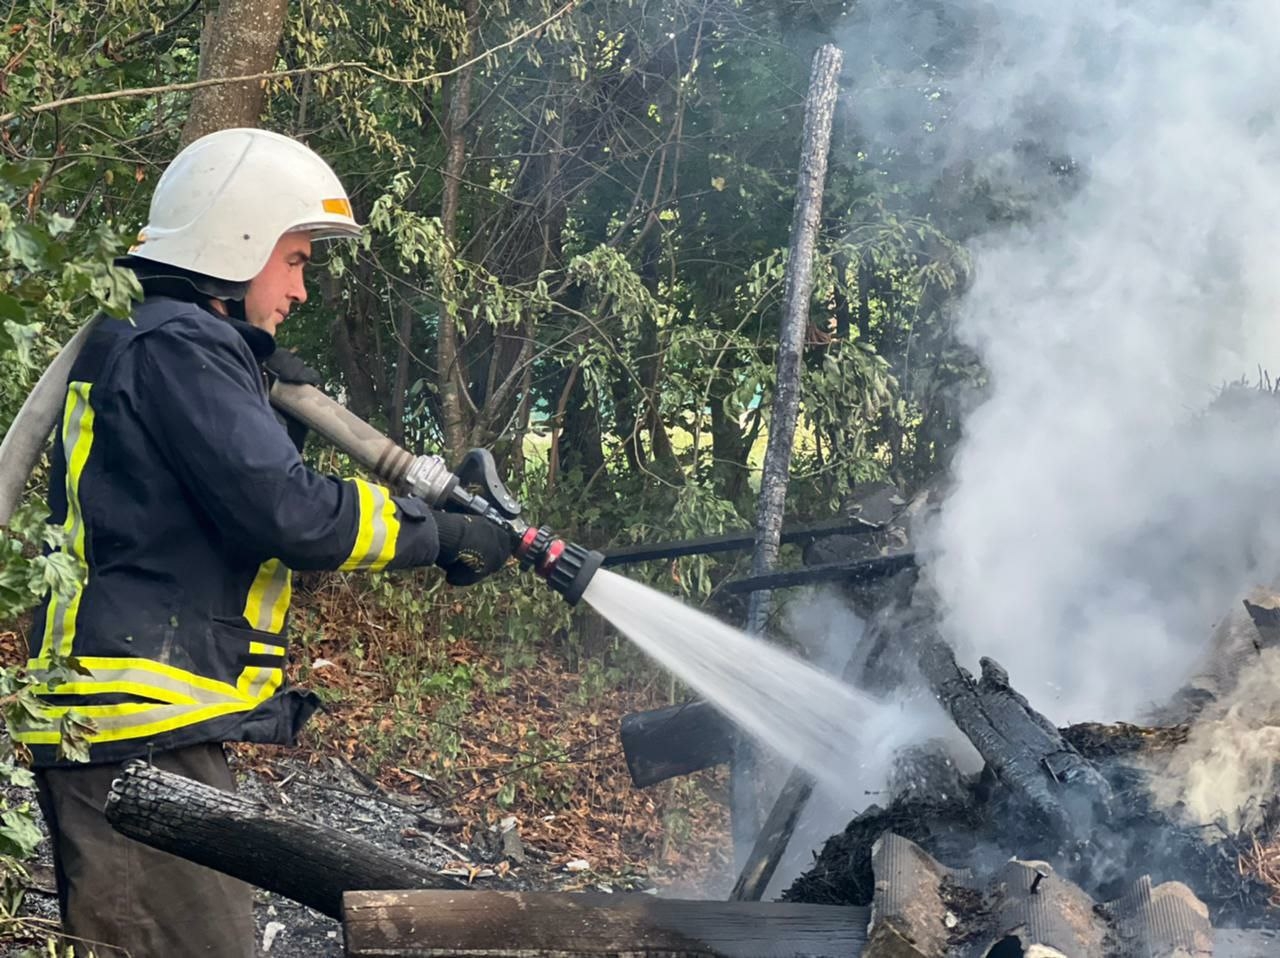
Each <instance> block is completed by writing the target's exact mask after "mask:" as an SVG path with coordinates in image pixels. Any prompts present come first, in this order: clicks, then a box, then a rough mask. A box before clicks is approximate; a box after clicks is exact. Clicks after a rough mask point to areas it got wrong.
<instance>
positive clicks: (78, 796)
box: [36, 743, 257, 958]
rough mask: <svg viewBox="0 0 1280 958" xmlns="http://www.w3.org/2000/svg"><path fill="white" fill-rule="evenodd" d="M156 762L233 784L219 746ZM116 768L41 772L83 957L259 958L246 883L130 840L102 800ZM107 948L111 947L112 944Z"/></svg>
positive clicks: (72, 932) (70, 918) (71, 936)
mask: <svg viewBox="0 0 1280 958" xmlns="http://www.w3.org/2000/svg"><path fill="white" fill-rule="evenodd" d="M152 762H153V764H155V765H156V766H157V767H159V768H162V769H165V770H166V771H169V772H176V773H177V774H179V775H185V776H186V777H187V778H192V779H195V780H196V781H198V782H203V783H204V784H206V785H213V786H215V787H217V788H221V789H225V790H226V791H235V780H234V779H233V777H232V775H231V770H230V769H229V768H228V767H227V759H226V756H225V755H224V754H223V751H222V746H221V745H219V744H216V743H211V744H207V745H195V746H192V747H190V748H184V749H178V750H176V751H172V752H161V753H157V754H156V755H155V756H153V758H152ZM120 769H121V766H120V765H84V766H73V767H59V768H47V769H40V770H38V771H37V772H36V784H37V786H38V787H39V797H40V809H41V811H42V812H43V813H44V818H45V823H46V824H47V825H48V826H49V834H50V836H51V837H52V840H53V862H54V871H55V874H56V877H57V883H58V905H59V909H60V911H61V913H62V930H63V933H64V934H65V935H66V936H67V938H68V941H69V943H74V944H76V945H77V954H88V953H89V950H90V948H92V949H93V951H94V954H95V956H96V958H177V956H185V955H204V956H210V958H254V956H255V955H256V954H257V947H256V934H255V931H254V925H253V891H252V889H251V888H250V886H248V885H246V884H245V883H243V882H240V881H237V880H236V879H234V878H230V877H228V876H226V875H223V874H222V873H220V872H216V871H213V870H212V869H209V868H204V867H203V866H201V865H196V864H193V863H192V862H189V861H186V860H185V859H182V858H178V857H176V856H174V855H170V854H167V853H166V852H162V851H157V850H156V849H154V848H151V847H150V846H147V845H143V844H141V843H140V842H135V841H133V840H132V839H129V838H125V837H124V836H123V835H121V834H119V833H118V832H116V831H115V830H114V829H113V828H112V827H111V825H110V824H109V823H108V822H107V819H106V816H105V815H104V814H103V811H102V810H103V807H104V806H105V804H106V801H107V792H108V791H110V789H111V782H112V780H113V779H114V778H116V777H117V776H118V775H119V774H120ZM107 946H109V947H107Z"/></svg>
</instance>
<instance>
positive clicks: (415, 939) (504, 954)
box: [343, 891, 870, 958]
mask: <svg viewBox="0 0 1280 958" xmlns="http://www.w3.org/2000/svg"><path fill="white" fill-rule="evenodd" d="M869 917H870V916H869V912H868V909H866V908H859V907H856V906H837V905H793V904H783V903H778V902H766V903H761V902H713V901H679V900H676V899H667V898H656V897H653V896H650V895H605V894H578V893H566V892H498V891H470V892H466V893H457V892H445V891H392V892H378V891H362V892H349V893H348V894H347V895H346V896H345V898H344V910H343V926H344V929H345V931H346V940H347V950H346V953H347V955H348V956H351V958H391V956H396V958H405V956H410V955H415V956H428V955H432V956H444V955H467V956H468V958H570V956H572V958H587V956H604V955H608V956H612V958H645V956H654V958H658V956H661V958H796V956H801V955H803V956H809V958H857V956H858V955H860V954H861V953H862V948H863V944H864V942H865V941H866V928H867V923H868V920H869Z"/></svg>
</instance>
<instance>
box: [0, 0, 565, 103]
mask: <svg viewBox="0 0 1280 958" xmlns="http://www.w3.org/2000/svg"><path fill="white" fill-rule="evenodd" d="M576 4H577V0H569V2H568V3H566V4H565V5H564V6H562V7H561V8H560V9H559V10H557V11H556V12H555V13H553V14H551V16H549V17H547V19H545V20H543V21H542V22H541V23H539V24H536V25H535V26H532V27H529V28H528V29H527V30H524V31H522V32H521V33H518V34H517V35H516V36H514V37H512V38H511V39H509V40H506V41H504V42H503V43H499V44H498V45H497V46H496V47H490V48H489V49H487V50H485V51H483V52H481V53H478V54H477V55H476V56H474V57H472V58H471V59H470V60H467V61H465V62H464V63H459V64H458V65H457V66H455V67H452V68H450V69H448V70H441V71H440V72H439V73H428V74H426V75H425V76H420V77H397V76H392V75H391V74H389V73H383V72H382V71H381V70H375V69H374V68H373V67H371V66H369V64H367V63H365V62H364V61H363V60H343V61H341V62H338V63H325V64H321V65H319V66H307V67H298V68H297V69H294V70H279V71H270V72H267V73H250V74H246V75H243V76H234V77H209V78H206V79H204V80H192V81H190V82H187V83H167V84H164V85H163V86H150V87H131V88H129V89H127V90H107V91H105V92H102V93H85V94H82V95H80V96H70V97H63V98H62V99H59V100H50V101H49V102H47V103H37V104H36V105H35V106H31V107H26V108H24V109H22V110H14V111H12V112H10V113H0V123H8V122H9V121H10V120H16V119H17V118H18V117H20V116H33V115H35V114H38V113H48V112H49V111H50V110H57V109H61V108H62V107H64V106H77V105H79V104H81V103H99V102H102V101H103V100H119V99H123V98H124V97H135V96H154V95H156V94H159V93H184V92H186V91H188V90H199V89H201V88H202V87H208V86H219V85H222V84H229V83H249V82H253V81H266V80H278V79H282V78H284V77H291V76H299V75H301V74H316V73H334V72H337V71H340V70H360V71H362V72H364V73H368V74H370V75H371V76H375V77H378V78H379V79H380V80H386V81H387V82H388V83H400V84H407V85H411V86H412V85H418V84H422V83H429V82H431V81H433V80H442V79H444V78H445V77H449V76H452V75H453V74H455V73H457V72H459V71H460V70H464V69H466V68H467V67H469V66H473V65H475V64H476V63H479V62H480V61H481V60H484V59H485V58H487V57H491V56H493V55H494V54H495V53H498V52H499V51H501V50H505V49H507V48H508V47H512V46H515V45H516V44H517V43H519V42H520V41H521V40H523V39H525V38H526V37H529V36H531V35H533V34H535V33H538V32H539V31H541V30H542V29H543V28H544V27H546V26H547V25H548V24H550V23H553V22H554V21H556V20H557V19H559V18H560V17H562V16H564V15H565V14H566V13H568V12H569V11H570V10H572V9H573V8H574V6H575V5H576Z"/></svg>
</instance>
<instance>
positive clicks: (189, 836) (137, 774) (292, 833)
mask: <svg viewBox="0 0 1280 958" xmlns="http://www.w3.org/2000/svg"><path fill="white" fill-rule="evenodd" d="M106 815H107V821H109V822H110V823H111V826H112V827H113V828H114V829H115V830H116V831H118V832H120V833H121V834H123V835H126V836H127V837H129V838H132V839H134V840H135V841H139V842H142V843H143V844H145V845H150V846H151V847H153V848H158V849H160V850H161V851H165V852H169V853H170V854H173V855H177V856H179V857H181V858H185V859H188V860H189V861H193V862H196V863H197V864H199V865H204V866H206V867H208V868H213V869H216V870H217V871H220V872H225V873H226V874H228V875H231V876H232V877H234V878H239V879H240V880H241V881H246V882H249V883H250V884H253V885H257V886H258V887H259V888H265V889H266V890H268V891H273V892H276V893H277V894H280V895H284V896H285V897H286V898H291V899H292V900H294V901H296V902H301V903H302V904H304V905H307V906H309V907H311V908H314V909H315V910H316V911H319V912H322V913H324V914H326V915H328V916H329V917H331V918H339V919H340V918H341V917H342V895H343V893H344V892H348V891H357V890H361V889H370V888H374V889H376V888H438V889H455V890H456V889H461V888H465V887H466V886H465V885H464V884H462V883H461V882H459V881H456V880H454V879H453V878H450V877H449V876H447V875H441V874H439V873H438V872H437V871H436V870H435V869H434V868H432V867H431V866H429V865H426V864H423V863H422V862H418V861H415V860H414V859H412V858H410V857H408V856H407V855H404V854H401V853H400V852H398V851H394V850H392V849H388V848H382V847H380V846H378V845H375V844H373V843H372V842H370V841H367V840H365V839H363V838H359V837H357V836H355V835H350V834H348V833H346V832H342V831H338V830H337V829H333V828H327V827H325V826H323V825H318V824H315V823H314V822H308V821H304V820H301V819H299V818H297V817H295V816H293V815H287V814H285V813H283V812H281V811H279V810H277V809H273V808H271V807H269V806H267V805H264V804H262V803H261V802H257V801H254V800H253V799H250V798H246V797H244V796H242V795H237V794H235V793H234V792H224V791H222V790H220V789H217V788H213V787H212V786H209V785H204V784H201V783H200V782H195V781H192V780H191V779H189V778H184V777H182V776H181V775H175V774H174V773H172V772H166V771H163V770H161V769H158V768H155V767H154V766H151V765H147V764H146V763H145V762H141V761H139V762H133V763H131V764H130V765H128V766H126V768H125V770H124V772H123V773H122V774H121V775H120V777H119V778H117V779H116V780H115V782H113V783H112V786H111V794H110V795H109V796H108V797H107V806H106Z"/></svg>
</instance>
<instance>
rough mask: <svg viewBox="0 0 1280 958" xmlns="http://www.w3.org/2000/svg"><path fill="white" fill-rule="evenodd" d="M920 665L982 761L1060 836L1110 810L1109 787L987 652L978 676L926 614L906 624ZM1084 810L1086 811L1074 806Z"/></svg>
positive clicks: (1073, 834)
mask: <svg viewBox="0 0 1280 958" xmlns="http://www.w3.org/2000/svg"><path fill="white" fill-rule="evenodd" d="M908 633H909V641H913V642H914V643H915V648H916V649H917V651H918V654H919V663H920V671H921V673H922V674H923V676H924V677H925V679H926V681H927V682H928V683H929V685H930V687H931V688H932V689H933V692H934V694H935V695H936V696H937V698H938V701H939V702H941V703H942V705H943V707H944V708H946V710H947V711H948V712H949V713H950V714H951V718H952V719H953V720H954V721H955V723H956V725H957V726H958V727H959V729H960V731H962V732H963V733H964V734H965V736H966V737H967V738H968V739H969V741H971V742H972V743H973V745H974V747H975V748H976V749H977V750H978V753H979V754H980V755H981V756H982V758H983V760H984V761H985V762H986V763H987V767H988V768H989V769H990V770H991V771H992V772H993V773H994V774H995V776H996V778H998V779H999V780H1000V782H1002V783H1003V784H1004V785H1005V786H1006V787H1007V788H1009V789H1010V791H1011V792H1012V793H1013V794H1014V795H1016V796H1017V797H1018V798H1019V799H1020V800H1021V802H1022V803H1023V804H1025V805H1026V806H1027V807H1028V808H1029V809H1030V810H1031V811H1032V812H1034V813H1035V814H1036V815H1037V817H1038V818H1039V819H1040V820H1041V821H1042V823H1043V824H1045V825H1047V826H1049V827H1050V828H1051V829H1053V831H1054V833H1055V834H1056V835H1057V836H1058V837H1059V838H1061V839H1079V838H1083V837H1085V835H1084V834H1083V832H1082V830H1083V829H1086V828H1088V827H1090V826H1092V825H1095V824H1097V823H1098V822H1102V821H1105V820H1106V819H1107V818H1108V817H1109V816H1110V810H1111V788H1110V786H1109V785H1108V784H1107V782H1106V779H1104V778H1103V777H1102V775H1101V773H1100V772H1099V771H1098V770H1097V768H1095V767H1094V765H1093V763H1091V762H1090V761H1089V760H1088V759H1086V758H1085V757H1084V756H1082V755H1081V754H1080V753H1079V752H1078V751H1077V750H1076V749H1075V747H1074V746H1072V745H1071V743H1070V742H1068V741H1067V740H1066V739H1065V738H1064V737H1063V735H1062V733H1061V732H1059V730H1058V729H1057V727H1056V726H1054V724H1053V723H1052V722H1050V721H1049V720H1048V719H1047V718H1045V717H1044V716H1043V715H1041V714H1040V713H1039V712H1037V711H1036V710H1035V709H1034V708H1032V707H1031V705H1030V703H1028V702H1027V700H1026V699H1025V698H1024V697H1023V696H1022V695H1021V694H1019V693H1018V692H1017V690H1015V689H1014V688H1013V686H1012V685H1010V684H1009V676H1008V673H1006V672H1005V670H1004V669H1003V668H1002V667H1001V666H1000V664H999V663H998V662H996V661H995V660H994V659H990V658H983V659H981V660H980V665H981V670H982V671H981V677H980V678H979V679H978V680H977V681H975V680H974V678H973V676H972V675H971V674H970V673H969V672H968V671H967V670H965V669H963V668H961V667H960V666H959V664H958V663H957V662H956V658H955V653H954V652H953V651H952V649H951V647H950V646H949V645H947V644H946V643H945V642H943V641H942V639H941V638H939V637H938V636H937V634H936V633H935V632H934V631H933V626H932V624H931V623H930V622H929V621H928V620H924V621H922V622H917V623H915V624H913V625H912V626H911V627H910V628H909V629H908ZM1082 812H1087V813H1086V814H1083V815H1082V814H1081V813H1082Z"/></svg>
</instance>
